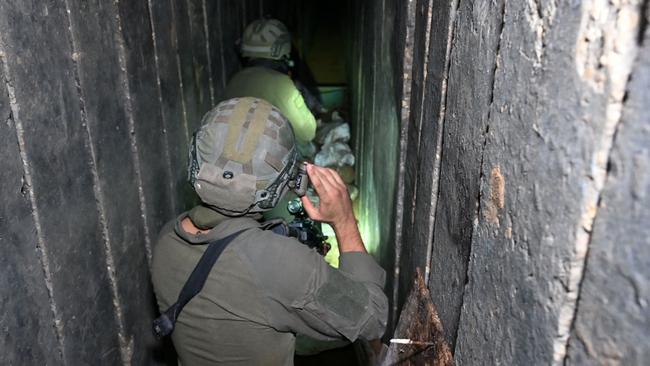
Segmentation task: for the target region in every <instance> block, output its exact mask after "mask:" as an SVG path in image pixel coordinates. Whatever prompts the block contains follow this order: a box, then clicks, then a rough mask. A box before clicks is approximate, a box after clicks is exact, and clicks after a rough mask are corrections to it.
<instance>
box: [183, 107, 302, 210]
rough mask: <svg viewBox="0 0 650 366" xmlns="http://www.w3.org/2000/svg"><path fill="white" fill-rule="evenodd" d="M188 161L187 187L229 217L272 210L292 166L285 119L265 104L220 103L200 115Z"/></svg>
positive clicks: (289, 131) (291, 140)
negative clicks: (190, 186) (199, 125)
mask: <svg viewBox="0 0 650 366" xmlns="http://www.w3.org/2000/svg"><path fill="white" fill-rule="evenodd" d="M189 158H190V161H189V167H188V180H189V182H190V184H191V185H192V188H193V189H194V190H195V191H196V193H197V194H198V195H199V197H200V198H201V201H203V202H204V203H205V204H207V205H209V206H211V207H213V208H215V209H216V210H217V211H219V212H221V213H222V214H225V215H229V216H238V215H244V214H247V213H254V212H262V211H266V210H269V209H271V208H273V207H274V206H275V205H276V204H277V202H278V201H279V200H280V199H281V198H282V196H283V195H284V193H285V192H286V191H287V190H288V184H287V183H288V181H289V180H290V179H291V177H292V175H293V174H294V170H295V169H296V166H297V164H296V158H297V151H296V148H295V142H294V136H293V130H292V129H291V125H290V124H289V122H288V120H287V119H286V118H285V117H284V116H283V115H282V113H280V111H279V110H278V109H277V108H275V107H274V106H272V105H271V104H270V103H268V102H266V101H264V100H262V99H257V98H248V97H246V98H233V99H229V100H226V101H223V102H221V103H219V104H218V105H217V106H216V107H215V108H213V109H212V110H211V111H209V112H208V113H207V114H206V115H205V117H203V121H202V122H201V128H200V129H199V130H198V131H196V133H195V134H194V136H193V138H192V143H191V147H190V156H189Z"/></svg>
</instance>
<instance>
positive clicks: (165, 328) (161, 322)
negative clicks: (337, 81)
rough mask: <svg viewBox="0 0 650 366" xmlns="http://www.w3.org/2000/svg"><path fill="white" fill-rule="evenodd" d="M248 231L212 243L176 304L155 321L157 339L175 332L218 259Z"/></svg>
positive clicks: (154, 330) (154, 328)
mask: <svg viewBox="0 0 650 366" xmlns="http://www.w3.org/2000/svg"><path fill="white" fill-rule="evenodd" d="M246 230H248V229H244V230H240V231H238V232H236V233H234V234H231V235H228V236H226V237H225V238H223V239H219V240H215V241H213V242H210V244H209V245H208V249H206V250H205V252H204V253H203V255H202V256H201V259H199V262H198V263H197V264H196V267H194V270H193V271H192V274H191V275H190V277H189V278H188V279H187V281H186V282H185V285H183V289H182V290H181V293H180V294H179V295H178V299H177V300H176V302H175V303H174V304H173V305H172V306H170V307H169V309H167V310H165V311H164V312H163V313H162V314H161V315H160V316H159V317H158V318H156V319H155V320H154V321H153V333H154V334H155V335H156V337H158V338H162V337H164V336H166V335H169V334H171V333H172V332H173V331H174V325H175V324H176V319H177V318H178V315H180V313H181V311H183V308H184V307H185V305H187V303H188V302H190V300H192V299H193V298H194V296H196V295H197V294H198V293H199V292H201V289H203V286H204V285H205V281H206V280H207V279H208V275H209V274H210V271H211V270H212V267H213V266H214V264H215V262H216V261H217V259H219V256H221V253H223V251H224V249H226V247H227V246H228V244H230V242H232V241H233V240H234V239H235V238H236V237H237V236H239V234H241V233H243V232H244V231H246Z"/></svg>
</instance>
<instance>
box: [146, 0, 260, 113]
mask: <svg viewBox="0 0 650 366" xmlns="http://www.w3.org/2000/svg"><path fill="white" fill-rule="evenodd" d="M149 1H151V0H149ZM260 4H261V3H260ZM201 6H202V11H203V33H205V52H206V54H207V58H208V60H207V62H208V87H209V88H210V105H211V106H212V107H214V105H215V104H214V103H215V99H214V78H213V76H212V56H211V55H210V54H211V52H210V28H209V27H208V7H207V5H206V4H205V0H203V1H201Z"/></svg>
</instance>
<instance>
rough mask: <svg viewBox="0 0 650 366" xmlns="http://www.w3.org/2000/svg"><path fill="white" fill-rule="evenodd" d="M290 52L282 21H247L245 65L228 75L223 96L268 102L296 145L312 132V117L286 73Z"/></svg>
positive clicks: (303, 141)
mask: <svg viewBox="0 0 650 366" xmlns="http://www.w3.org/2000/svg"><path fill="white" fill-rule="evenodd" d="M290 53H291V36H290V34H289V31H288V30H287V27H285V25H284V24H282V22H280V21H279V20H275V19H260V20H256V21H254V22H252V23H251V24H249V25H248V26H247V27H246V30H245V31H244V35H243V37H242V44H241V54H242V56H243V57H244V58H246V67H245V68H244V69H243V70H241V71H240V72H238V73H237V74H235V76H233V77H232V79H231V80H230V82H229V83H228V85H227V86H226V90H225V97H226V98H235V97H256V98H261V99H264V100H266V101H268V102H270V103H271V104H273V105H274V106H275V107H277V108H278V109H279V110H280V111H281V112H282V114H284V115H285V117H287V118H288V119H289V122H290V123H291V126H292V127H293V131H294V133H295V137H296V141H297V142H298V144H306V143H308V142H310V141H311V140H312V139H313V138H314V135H315V134H316V119H315V118H314V116H313V115H312V113H311V112H310V111H309V108H307V105H306V104H305V101H304V99H303V97H302V95H301V94H300V91H299V90H298V88H296V85H295V84H294V83H293V81H292V80H291V78H290V77H289V76H288V75H287V74H288V73H289V64H290V60H289V55H290Z"/></svg>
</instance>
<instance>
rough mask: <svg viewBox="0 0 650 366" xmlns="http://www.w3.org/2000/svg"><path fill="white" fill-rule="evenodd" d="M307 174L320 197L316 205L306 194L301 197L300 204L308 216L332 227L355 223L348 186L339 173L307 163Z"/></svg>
mask: <svg viewBox="0 0 650 366" xmlns="http://www.w3.org/2000/svg"><path fill="white" fill-rule="evenodd" d="M307 174H308V175H309V181H310V182H311V184H312V185H313V186H314V189H316V193H317V194H318V198H319V199H320V205H319V207H316V206H314V204H313V203H312V202H311V201H310V200H309V198H307V196H304V197H302V204H303V206H304V207H305V211H307V214H308V215H309V217H311V218H312V219H313V220H316V221H321V222H326V223H328V224H330V225H332V226H334V227H336V226H339V225H341V224H344V223H346V224H347V223H351V222H354V223H355V225H356V220H355V218H354V213H353V212H352V202H351V201H350V196H349V194H348V188H347V186H346V185H345V183H344V182H343V180H342V179H341V177H340V176H339V174H338V173H337V172H336V171H335V170H332V169H328V168H323V167H319V166H316V165H312V164H307Z"/></svg>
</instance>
